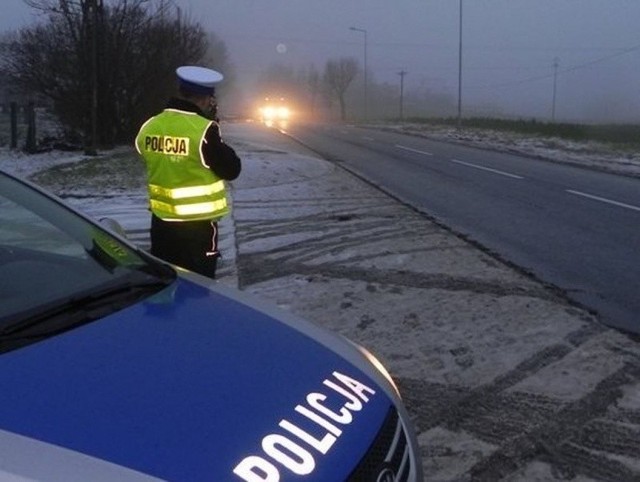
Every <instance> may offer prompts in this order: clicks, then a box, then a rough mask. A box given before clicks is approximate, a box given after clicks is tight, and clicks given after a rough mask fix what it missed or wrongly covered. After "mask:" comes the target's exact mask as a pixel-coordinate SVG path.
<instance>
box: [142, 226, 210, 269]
mask: <svg viewBox="0 0 640 482" xmlns="http://www.w3.org/2000/svg"><path fill="white" fill-rule="evenodd" d="M150 234H151V254H153V255H154V256H157V257H158V258H161V259H163V260H165V261H168V262H169V263H173V264H175V265H178V266H180V267H182V268H186V269H188V270H190V271H194V272H196V273H199V274H201V275H204V276H207V277H209V278H215V277H216V266H217V264H218V258H219V257H220V252H219V251H218V223H217V222H216V221H209V220H206V221H163V220H162V219H160V218H159V217H157V216H155V215H152V216H151V233H150Z"/></svg>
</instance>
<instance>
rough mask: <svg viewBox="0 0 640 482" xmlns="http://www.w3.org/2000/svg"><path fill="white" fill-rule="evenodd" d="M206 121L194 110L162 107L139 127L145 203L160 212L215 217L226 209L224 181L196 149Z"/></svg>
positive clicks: (172, 217)
mask: <svg viewBox="0 0 640 482" xmlns="http://www.w3.org/2000/svg"><path fill="white" fill-rule="evenodd" d="M211 123H212V121H211V120H209V119H206V118H204V117H202V116H200V115H198V114H197V113H195V112H187V111H182V110H176V109H165V110H164V111H163V112H162V113H160V114H158V115H156V116H154V117H152V118H150V119H149V120H147V121H146V122H145V123H144V124H143V125H142V127H141V128H140V132H138V135H137V136H136V149H137V150H138V152H139V153H140V155H141V156H142V158H143V159H144V161H145V163H146V165H147V178H148V192H149V204H150V207H151V211H152V212H153V214H155V215H156V216H158V217H159V218H161V219H165V220H169V221H194V220H206V219H212V220H216V219H219V218H221V217H222V216H224V215H226V214H228V213H229V211H230V208H229V205H228V203H227V194H226V189H225V185H224V181H223V180H222V179H220V178H219V177H218V176H217V175H216V174H215V173H214V172H213V171H212V170H211V169H209V167H208V166H207V165H206V164H205V162H204V159H203V158H202V154H201V152H200V144H201V143H202V141H203V140H204V136H205V133H206V132H207V129H208V128H209V126H210V125H211Z"/></svg>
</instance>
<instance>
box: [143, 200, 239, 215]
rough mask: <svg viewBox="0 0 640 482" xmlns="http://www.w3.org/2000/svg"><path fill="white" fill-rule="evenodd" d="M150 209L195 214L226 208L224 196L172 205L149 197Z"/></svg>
mask: <svg viewBox="0 0 640 482" xmlns="http://www.w3.org/2000/svg"><path fill="white" fill-rule="evenodd" d="M150 202H151V209H152V210H154V211H155V210H158V211H161V212H165V213H171V214H175V215H177V216H197V215H202V214H210V213H216V212H219V211H222V210H224V209H226V208H227V200H226V198H223V199H220V200H218V201H210V202H202V203H193V204H181V205H178V206H173V205H171V204H169V203H165V202H162V201H158V200H156V199H151V201H150Z"/></svg>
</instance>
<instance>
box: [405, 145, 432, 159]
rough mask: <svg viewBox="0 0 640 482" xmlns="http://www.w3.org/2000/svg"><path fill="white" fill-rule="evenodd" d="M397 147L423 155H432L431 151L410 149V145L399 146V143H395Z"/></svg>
mask: <svg viewBox="0 0 640 482" xmlns="http://www.w3.org/2000/svg"><path fill="white" fill-rule="evenodd" d="M396 147H397V148H398V149H404V150H405V151H409V152H415V153H417V154H424V155H425V156H433V154H432V153H430V152H426V151H419V150H418V149H412V148H411V147H406V146H401V145H400V144H396Z"/></svg>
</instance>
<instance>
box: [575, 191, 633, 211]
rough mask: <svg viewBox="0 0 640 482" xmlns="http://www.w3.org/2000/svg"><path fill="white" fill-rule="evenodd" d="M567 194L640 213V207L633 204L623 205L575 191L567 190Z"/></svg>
mask: <svg viewBox="0 0 640 482" xmlns="http://www.w3.org/2000/svg"><path fill="white" fill-rule="evenodd" d="M567 192H568V193H570V194H575V195H576V196H582V197H586V198H589V199H593V200H594V201H600V202H603V203H607V204H612V205H614V206H618V207H621V208H626V209H631V210H633V211H640V207H639V206H633V205H631V204H625V203H621V202H619V201H614V200H613V199H607V198H604V197H600V196H594V195H593V194H587V193H586V192H580V191H574V190H572V189H567Z"/></svg>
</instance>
